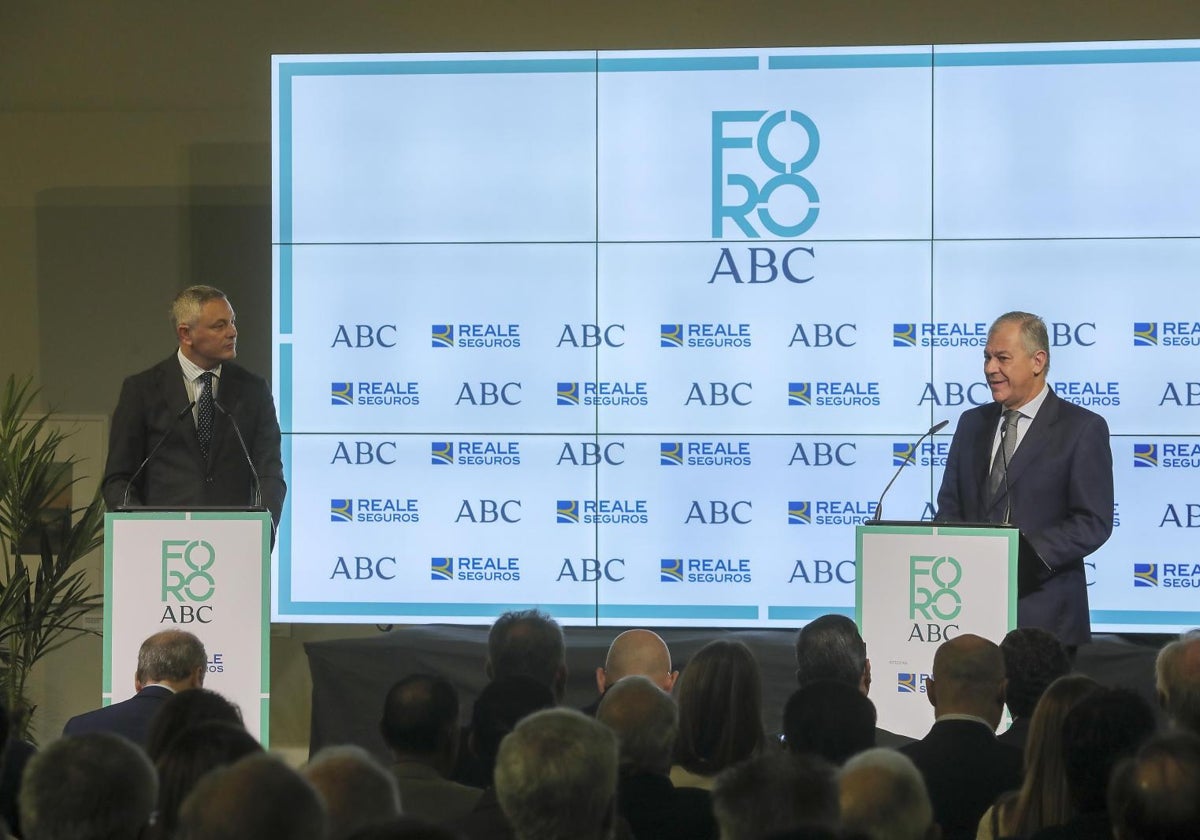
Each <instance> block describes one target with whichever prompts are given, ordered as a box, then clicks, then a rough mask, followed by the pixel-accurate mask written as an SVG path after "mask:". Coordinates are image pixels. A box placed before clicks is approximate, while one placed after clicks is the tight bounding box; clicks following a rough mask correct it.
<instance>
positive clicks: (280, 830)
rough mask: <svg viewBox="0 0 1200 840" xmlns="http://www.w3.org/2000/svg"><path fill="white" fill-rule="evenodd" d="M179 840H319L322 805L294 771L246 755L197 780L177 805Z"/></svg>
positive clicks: (323, 826) (271, 760)
mask: <svg viewBox="0 0 1200 840" xmlns="http://www.w3.org/2000/svg"><path fill="white" fill-rule="evenodd" d="M175 836H176V837H177V838H178V840H267V838H270V840H324V838H325V836H326V820H325V808H324V806H322V805H321V799H320V797H319V796H318V795H317V791H316V790H315V789H314V788H313V786H312V785H310V784H309V783H308V782H307V781H305V780H304V779H303V778H302V777H301V776H300V774H299V773H297V772H296V771H295V770H293V769H292V768H290V767H288V766H287V765H286V764H284V763H283V762H282V761H280V760H279V759H277V758H274V757H272V756H269V755H251V756H247V757H246V758H243V759H241V760H240V761H237V762H235V763H234V764H230V765H229V766H228V767H219V768H217V769H216V770H213V771H212V772H211V773H209V774H208V775H207V776H205V777H204V778H203V779H201V780H200V781H199V782H198V783H197V784H196V786H195V787H194V788H192V792H191V793H190V794H188V796H187V798H186V799H184V800H183V805H182V806H181V807H180V809H179V831H178V832H177V833H176V835H175Z"/></svg>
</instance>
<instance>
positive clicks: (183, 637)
mask: <svg viewBox="0 0 1200 840" xmlns="http://www.w3.org/2000/svg"><path fill="white" fill-rule="evenodd" d="M207 672H208V655H207V654H206V653H205V652H204V644H203V643H202V642H201V641H200V640H199V639H197V638H196V637H195V636H193V635H192V634H191V633H187V632H184V631H183V630H163V631H161V632H159V633H155V634H154V635H153V636H151V637H150V638H148V639H146V640H145V641H144V642H142V645H141V647H140V648H139V649H138V660H137V670H136V671H135V672H134V675H133V690H134V691H135V692H136V693H135V694H134V695H133V696H132V697H130V698H129V699H128V700H122V701H121V702H119V703H113V704H112V705H111V706H105V707H103V708H99V709H95V710H93V711H90V712H86V713H84V714H82V715H76V716H75V717H73V718H71V719H70V720H68V721H67V725H66V726H64V727H63V734H64V735H84V734H86V733H89V732H113V733H116V734H117V735H123V736H125V737H126V738H128V739H129V740H131V741H133V742H134V743H135V744H139V745H140V744H145V743H146V736H147V730H148V729H149V727H150V721H151V719H153V717H154V715H155V713H156V712H158V710H159V708H160V707H161V706H162V704H163V703H165V702H166V701H167V699H168V698H170V697H171V696H173V695H174V694H175V693H176V692H179V691H184V690H186V689H189V688H199V687H200V686H202V685H204V675H205V674H206V673H207Z"/></svg>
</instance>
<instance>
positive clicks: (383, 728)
mask: <svg viewBox="0 0 1200 840" xmlns="http://www.w3.org/2000/svg"><path fill="white" fill-rule="evenodd" d="M379 731H380V733H381V734H382V735H383V740H384V743H386V744H387V745H388V747H389V748H390V749H391V750H392V752H393V754H395V755H409V756H423V757H427V758H428V759H430V760H433V761H434V763H437V761H436V760H437V759H439V758H440V757H442V756H447V755H449V756H450V758H451V760H452V753H453V751H454V746H455V745H456V743H457V742H456V736H457V733H458V692H457V691H455V689H454V686H453V685H451V683H450V681H449V680H447V679H446V678H445V677H440V676H433V675H430V674H412V675H411V676H407V677H405V678H404V679H402V680H400V681H399V682H398V683H396V684H395V685H393V686H392V687H391V689H389V690H388V693H387V696H386V697H385V698H384V701H383V715H382V717H381V719H380V722H379Z"/></svg>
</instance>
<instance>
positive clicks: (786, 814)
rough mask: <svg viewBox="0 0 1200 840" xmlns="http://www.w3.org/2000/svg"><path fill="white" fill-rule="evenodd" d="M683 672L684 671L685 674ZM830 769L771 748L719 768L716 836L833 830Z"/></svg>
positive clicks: (751, 839) (741, 838) (761, 837)
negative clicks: (717, 834)
mask: <svg viewBox="0 0 1200 840" xmlns="http://www.w3.org/2000/svg"><path fill="white" fill-rule="evenodd" d="M684 673H686V671H685V672H684ZM833 774H834V771H833V767H832V766H830V765H829V764H828V763H827V762H826V761H824V760H823V759H820V758H818V757H817V756H815V755H792V754H790V753H783V752H771V753H767V754H764V755H756V756H754V757H753V758H750V759H747V760H746V761H742V762H740V763H738V764H734V765H732V766H731V767H728V768H726V769H725V770H722V771H721V774H720V775H719V776H717V778H716V781H715V783H714V784H713V789H712V798H713V813H714V814H715V815H716V818H717V825H718V826H719V827H720V836H721V840H765V838H769V837H773V836H775V835H777V834H780V833H782V832H795V831H797V830H800V829H806V830H814V831H821V832H824V831H833V830H836V829H837V828H838V789H837V783H836V782H835V781H834V775H833Z"/></svg>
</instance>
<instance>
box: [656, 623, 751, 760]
mask: <svg viewBox="0 0 1200 840" xmlns="http://www.w3.org/2000/svg"><path fill="white" fill-rule="evenodd" d="M678 697H679V737H678V740H677V741H676V743H675V756H676V760H677V761H678V762H679V763H680V764H682V765H683V766H684V767H685V768H687V769H688V770H690V771H691V772H693V773H700V774H702V775H707V776H711V775H714V774H716V773H718V772H720V771H721V770H723V769H725V768H726V767H728V766H729V765H731V764H734V763H736V762H738V761H742V760H743V759H746V758H749V757H750V756H751V755H754V753H756V752H758V751H759V750H761V749H762V746H763V743H764V741H765V736H764V734H763V723H762V678H761V676H760V675H759V671H758V662H757V661H756V660H755V659H754V654H753V653H751V652H750V648H748V647H746V645H745V644H743V643H742V642H736V641H725V640H717V641H715V642H709V643H708V644H707V645H705V646H704V647H702V648H701V649H700V650H699V651H698V652H697V653H696V655H695V656H693V657H692V659H691V661H690V662H688V664H687V667H686V668H684V671H683V674H682V675H681V676H680V677H679V689H678Z"/></svg>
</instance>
